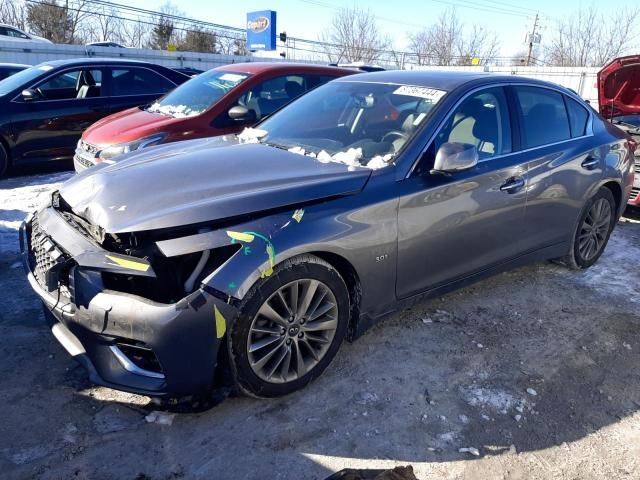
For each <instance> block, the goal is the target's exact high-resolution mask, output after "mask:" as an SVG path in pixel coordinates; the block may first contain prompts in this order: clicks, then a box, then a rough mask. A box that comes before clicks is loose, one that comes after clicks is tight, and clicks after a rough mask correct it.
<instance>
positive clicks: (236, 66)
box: [215, 62, 356, 75]
mask: <svg viewBox="0 0 640 480" xmlns="http://www.w3.org/2000/svg"><path fill="white" fill-rule="evenodd" d="M215 70H225V71H228V72H238V73H250V74H256V73H263V72H282V73H286V72H288V71H291V70H306V71H308V72H317V73H335V74H340V75H345V74H346V73H353V72H355V71H356V70H353V69H349V68H341V67H330V66H327V65H317V64H313V63H292V62H251V63H231V64H229V65H221V66H219V67H216V68H215Z"/></svg>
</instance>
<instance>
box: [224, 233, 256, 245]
mask: <svg viewBox="0 0 640 480" xmlns="http://www.w3.org/2000/svg"><path fill="white" fill-rule="evenodd" d="M227 235H229V237H231V238H232V239H234V240H237V241H239V242H246V243H251V242H253V239H254V238H256V237H254V236H253V235H251V234H249V233H243V232H232V231H230V230H227Z"/></svg>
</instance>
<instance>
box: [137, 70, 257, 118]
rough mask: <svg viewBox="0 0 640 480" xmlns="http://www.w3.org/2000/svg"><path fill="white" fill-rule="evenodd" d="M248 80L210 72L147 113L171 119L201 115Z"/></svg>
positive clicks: (175, 92) (184, 84) (232, 73)
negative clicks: (166, 116) (159, 114)
mask: <svg viewBox="0 0 640 480" xmlns="http://www.w3.org/2000/svg"><path fill="white" fill-rule="evenodd" d="M247 78H249V75H248V74H245V73H235V72H225V71H223V70H210V71H208V72H205V73H202V74H200V75H198V76H197V77H194V78H192V79H191V80H189V81H188V82H185V83H183V84H182V85H180V86H179V87H177V88H176V89H175V90H172V91H171V92H169V93H168V94H167V95H165V96H164V97H163V98H161V99H160V100H158V101H157V102H155V103H153V104H152V105H151V106H150V107H149V108H148V109H147V111H149V112H152V113H161V114H163V115H169V116H171V117H193V116H195V115H200V114H201V113H202V112H204V111H205V110H207V109H209V108H210V107H211V106H212V105H213V104H215V103H216V102H217V101H218V100H220V99H221V98H222V97H223V96H224V95H226V94H227V93H228V92H229V91H230V90H231V89H232V88H234V87H236V86H237V85H239V84H240V83H242V82H243V81H244V80H246V79H247Z"/></svg>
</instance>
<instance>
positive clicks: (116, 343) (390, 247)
mask: <svg viewBox="0 0 640 480" xmlns="http://www.w3.org/2000/svg"><path fill="white" fill-rule="evenodd" d="M38 68H39V69H43V66H40V67H36V69H38ZM55 68H60V70H56V72H55V73H53V74H52V70H54V69H55ZM137 68H143V67H140V66H138V65H135V64H123V65H121V64H112V63H107V64H105V65H102V64H91V65H81V64H75V65H71V66H70V65H64V66H62V65H60V64H56V65H55V66H54V65H52V66H51V67H50V68H44V72H43V74H42V76H38V77H33V78H31V75H32V73H28V74H25V72H30V71H32V69H30V70H26V71H25V72H22V73H19V74H16V75H15V76H14V77H18V76H22V77H21V78H23V79H24V80H25V82H24V83H20V82H18V81H16V82H15V84H14V85H15V87H16V88H15V89H14V90H12V93H11V95H9V97H10V99H12V100H15V103H16V104H17V105H18V106H15V105H12V106H7V108H21V109H22V110H19V112H22V113H21V114H18V115H13V117H14V118H17V119H18V120H17V121H19V120H20V118H26V117H27V113H25V112H27V110H28V109H29V108H31V109H33V110H32V111H39V109H40V108H42V111H43V112H44V111H45V110H46V108H48V105H50V104H51V103H53V102H60V103H61V104H62V105H67V104H73V105H76V104H77V103H76V102H86V101H87V99H95V98H102V97H103V93H104V94H106V95H104V97H105V99H104V100H103V103H101V104H100V105H105V104H106V105H111V104H113V103H117V102H116V100H112V99H113V98H115V99H119V98H120V97H118V95H116V93H118V92H119V90H118V88H115V89H114V84H116V85H119V83H120V79H119V77H120V76H121V75H127V78H129V73H132V74H133V76H134V77H135V76H136V75H138V74H137V73H136V72H132V70H135V69H137ZM69 71H71V72H78V73H77V75H73V76H72V79H71V80H70V79H68V78H67V77H66V76H65V74H66V72H69ZM96 71H99V72H100V75H97V74H95V73H94V72H96ZM121 71H126V72H127V73H117V72H121ZM146 73H147V74H151V73H154V74H156V75H159V76H161V77H163V78H164V79H165V80H166V81H170V82H171V83H174V84H178V83H180V86H178V87H177V88H175V89H173V90H172V91H170V92H169V93H167V94H166V95H165V96H163V97H162V98H160V99H151V100H146V99H144V100H140V99H141V97H140V96H136V98H137V99H138V100H139V101H138V104H144V105H143V106H136V107H134V108H131V109H129V110H125V111H123V112H120V113H116V114H115V115H112V116H110V117H107V118H105V119H103V120H102V121H100V122H98V123H96V124H95V125H93V126H92V127H90V128H88V129H86V131H85V132H84V134H83V137H82V139H81V140H80V142H79V144H78V148H77V150H76V154H75V164H76V167H77V168H78V170H81V173H80V174H78V175H76V176H75V177H74V178H72V179H71V180H70V181H68V182H67V183H65V184H64V185H63V186H62V188H60V190H59V191H56V192H54V193H53V194H52V195H51V197H50V198H49V200H48V201H47V203H46V204H45V205H44V206H42V207H41V208H40V209H39V210H38V211H37V212H34V213H33V214H32V215H30V216H29V217H28V218H27V220H26V221H25V223H24V224H23V225H22V227H21V231H20V238H21V250H22V252H23V254H22V256H23V261H24V265H25V269H26V272H27V276H28V279H29V282H30V284H31V286H32V288H33V290H34V291H35V292H36V293H37V295H38V296H39V298H40V299H41V300H42V302H43V303H44V305H45V307H46V317H47V320H48V321H49V323H50V325H51V329H52V332H53V334H54V335H55V336H56V338H57V339H58V340H59V341H60V343H61V344H62V345H63V346H64V347H65V348H66V349H67V351H68V352H69V353H70V354H71V355H72V356H74V357H75V358H76V359H78V361H80V362H81V363H82V364H83V365H84V366H85V367H86V368H87V370H88V372H89V374H90V378H91V380H92V381H93V382H95V383H97V384H101V385H106V386H109V387H112V388H116V389H121V390H126V391H131V392H137V393H142V394H146V395H151V396H155V397H178V398H181V397H190V396H194V395H206V394H207V393H208V392H209V391H210V390H211V389H212V388H214V387H215V386H217V385H218V384H219V382H220V381H221V379H225V378H226V379H230V381H231V382H232V383H233V385H234V386H235V387H236V388H237V389H238V390H239V391H241V392H244V393H247V394H250V395H255V396H260V397H270V396H278V395H284V394H287V393H289V392H292V391H294V390H297V389H299V388H302V387H304V386H305V385H307V384H308V383H309V382H311V381H312V380H313V379H314V378H316V377H317V376H318V375H320V374H321V373H322V371H323V370H324V369H325V368H326V367H327V366H328V365H329V363H330V362H331V360H332V358H333V357H334V356H335V354H336V352H337V351H338V349H339V347H340V345H341V343H342V341H343V340H344V339H345V338H350V339H354V338H355V337H357V336H358V335H360V334H361V333H362V332H363V331H365V330H366V329H367V328H368V327H369V326H370V325H371V324H373V323H374V322H376V321H377V320H379V319H380V318H382V317H384V316H385V315H386V314H388V313H390V312H393V311H395V310H397V309H400V308H403V307H405V306H407V305H410V304H412V303H414V302H416V301H418V300H420V299H424V298H426V297H429V296H433V295H439V294H442V293H443V292H446V291H449V290H451V289H453V288H456V287H459V286H462V285H466V284H468V283H470V282H473V281H476V280H478V279H481V278H484V277H486V276H488V275H491V274H493V273H496V272H500V271H504V270H506V269H509V268H513V267H515V266H519V265H523V264H526V263H529V262H533V261H541V260H548V259H555V260H557V261H560V262H562V263H564V264H565V265H566V266H568V267H569V268H573V269H584V268H588V267H590V266H591V265H593V264H594V263H595V262H596V261H597V260H598V259H599V257H600V256H601V255H602V252H603V251H604V249H605V246H606V244H607V242H608V239H609V236H610V234H611V232H612V229H613V228H614V226H615V224H616V221H617V219H618V218H619V216H620V215H621V213H622V211H623V209H624V206H625V202H626V199H627V198H629V194H630V192H631V189H632V187H633V179H634V158H633V150H634V148H635V145H634V143H633V141H632V140H631V139H630V137H629V136H628V135H627V134H625V133H624V132H623V131H621V130H620V129H619V128H617V127H615V126H614V125H613V124H612V123H610V122H608V121H606V120H605V119H604V118H603V117H602V116H600V115H599V114H598V113H597V112H596V111H594V110H593V109H592V108H591V107H590V106H589V105H587V104H586V103H585V102H584V101H583V100H582V99H581V98H579V96H577V95H576V94H575V93H573V92H571V91H570V90H568V89H566V88H563V87H560V86H558V85H554V84H550V83H546V82H542V81H536V80H529V79H525V78H520V77H513V76H493V75H487V74H483V73H471V72H457V73H454V72H445V71H431V72H428V71H424V72H418V71H413V72H409V71H392V72H384V71H382V72H372V73H359V74H358V73H355V72H354V71H351V70H345V69H340V68H338V67H335V68H332V67H316V66H295V65H283V64H277V66H269V65H261V64H251V65H232V66H226V67H220V68H217V69H214V70H210V71H208V72H205V73H202V74H200V75H198V76H196V77H194V78H191V79H189V80H188V81H184V80H182V81H180V79H177V78H176V79H174V80H170V76H169V75H168V74H166V75H165V74H163V73H162V72H157V71H155V70H152V69H149V70H148V71H147V72H146ZM176 75H178V74H176ZM140 78H143V75H142V74H140ZM185 78H186V77H185ZM54 80H55V82H54V83H55V84H56V85H58V84H59V83H60V84H61V85H62V86H60V87H56V88H55V89H54V90H57V89H60V90H62V92H61V93H60V95H69V96H70V97H69V98H65V99H62V98H61V99H58V100H55V99H53V98H51V99H47V94H48V89H47V88H45V89H44V91H40V90H42V85H44V84H46V83H47V82H53V81H54ZM163 81H164V80H163ZM5 82H7V80H5ZM5 82H1V83H0V89H2V88H6V86H5V85H6V84H5ZM58 82H59V83H58ZM131 83H132V82H131V81H127V82H126V83H125V82H123V83H122V88H123V89H125V88H129V87H130V85H131ZM18 84H20V86H18ZM25 85H27V86H26V87H25ZM167 88H169V86H168V85H167ZM23 90H24V92H23ZM114 90H115V92H114ZM65 92H66V93H65ZM305 92H307V93H305ZM90 93H91V94H93V95H95V96H92V95H90ZM159 93H161V92H157V94H159ZM43 96H44V98H45V100H42V98H43ZM156 96H157V95H156ZM125 97H128V96H127V95H124V96H123V97H122V98H125ZM12 100H9V101H8V102H9V103H10V102H11V101H12ZM118 101H120V100H118ZM122 102H124V100H123V101H122ZM40 105H41V106H42V107H40ZM119 105H122V104H119ZM76 115H78V117H77V118H79V120H75V121H76V122H81V121H82V120H81V119H82V118H84V117H82V115H79V114H76ZM44 118H45V116H44V113H43V114H42V119H43V120H41V121H40V123H38V124H37V125H38V126H37V127H36V126H35V124H34V126H33V127H32V128H31V130H29V131H28V132H29V133H20V135H23V136H24V139H23V142H24V144H25V145H29V142H32V143H31V145H36V146H32V147H31V149H29V148H27V147H21V148H22V150H20V148H18V147H14V150H15V151H18V152H37V153H30V154H29V155H25V153H23V154H22V156H20V157H19V158H25V157H26V158H44V156H46V155H45V153H44V152H51V149H50V147H51V143H49V148H46V147H45V143H44V141H43V138H45V137H46V136H47V135H48V134H49V131H48V130H47V129H51V131H55V132H57V131H59V130H60V129H64V128H69V126H68V124H70V123H71V121H70V120H69V119H66V120H64V121H62V120H60V121H59V122H58V123H57V124H52V123H50V122H55V116H51V115H50V114H49V117H47V118H49V120H44ZM69 118H74V117H73V116H71V117H69ZM25 125H28V123H25ZM19 128H23V127H22V126H19V127H18V129H19ZM83 128H84V125H83V126H82V127H81V128H78V130H74V131H73V134H71V133H69V134H68V135H66V136H65V135H60V137H61V138H60V143H59V144H58V145H59V150H58V151H57V153H56V154H55V155H53V156H67V157H68V156H69V155H70V154H71V153H70V148H71V144H72V143H73V141H76V140H77V136H78V134H79V133H78V132H79V131H80V130H82V129H83ZM13 131H14V132H16V131H20V130H16V127H14V130H13ZM237 132H239V133H237ZM20 135H18V136H17V137H20ZM214 135H215V136H214ZM72 137H73V141H72ZM63 140H64V141H63ZM19 143H20V142H18V144H19ZM14 150H11V152H13V151H14ZM38 155H40V157H38ZM47 155H49V156H50V157H51V156H52V155H51V153H47ZM223 373H224V374H223Z"/></svg>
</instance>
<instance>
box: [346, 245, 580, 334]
mask: <svg viewBox="0 0 640 480" xmlns="http://www.w3.org/2000/svg"><path fill="white" fill-rule="evenodd" d="M568 249H569V243H568V242H563V243H559V244H556V245H552V246H549V247H545V248H542V249H540V250H536V251H534V252H531V253H527V254H525V255H522V256H520V257H516V258H514V259H512V260H509V261H507V262H504V263H500V264H498V265H496V266H493V267H490V268H487V269H485V270H481V271H479V272H477V273H474V274H471V275H469V276H466V277H462V278H460V279H458V280H454V281H452V282H449V283H446V284H444V285H440V286H439V287H436V288H432V289H430V290H427V291H425V292H422V293H419V294H417V295H413V296H411V297H408V298H405V299H402V300H399V301H398V302H397V303H395V304H394V305H393V306H392V309H391V310H389V311H387V312H385V313H382V314H380V315H376V316H371V315H370V314H368V313H363V314H361V315H360V317H359V318H358V320H357V322H355V328H354V330H353V335H352V338H349V340H350V341H352V340H355V339H357V338H358V337H360V336H361V335H362V334H363V333H364V332H366V331H367V330H368V329H369V328H371V327H372V326H373V325H375V324H376V323H378V322H379V321H381V320H382V319H384V318H386V317H387V316H389V315H391V314H392V313H395V312H397V311H399V310H403V309H405V308H409V307H411V306H413V305H416V304H418V303H421V302H424V301H425V300H428V299H430V298H433V297H437V296H440V295H444V294H445V293H449V292H451V291H453V290H458V289H460V288H463V287H466V286H468V285H471V284H473V283H476V282H478V281H480V280H484V279H485V278H488V277H491V276H493V275H496V274H498V273H502V272H506V271H509V270H513V269H515V268H518V267H522V266H524V265H528V264H530V263H535V262H541V261H547V260H551V259H554V258H560V257H563V256H564V255H566V253H567V251H568Z"/></svg>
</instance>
